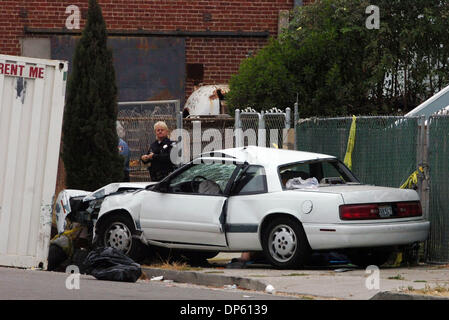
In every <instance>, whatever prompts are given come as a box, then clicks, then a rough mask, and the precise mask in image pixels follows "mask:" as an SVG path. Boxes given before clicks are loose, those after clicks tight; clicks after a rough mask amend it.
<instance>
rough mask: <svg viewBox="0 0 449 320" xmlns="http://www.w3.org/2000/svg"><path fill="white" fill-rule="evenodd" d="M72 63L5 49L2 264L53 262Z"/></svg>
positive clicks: (1, 81)
mask: <svg viewBox="0 0 449 320" xmlns="http://www.w3.org/2000/svg"><path fill="white" fill-rule="evenodd" d="M66 72H67V63H66V62H63V61H52V60H44V59H34V58H27V57H16V56H6V55H0V146H1V152H0V265H6V266H13V267H22V268H29V267H39V266H41V267H43V268H46V265H47V255H48V248H49V242H50V229H51V222H52V201H53V197H54V195H55V185H56V174H57V168H58V156H59V145H60V143H59V142H60V139H61V129H62V118H63V113H64V96H65V85H66V80H65V79H66Z"/></svg>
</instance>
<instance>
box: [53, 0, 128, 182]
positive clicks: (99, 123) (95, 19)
mask: <svg viewBox="0 0 449 320" xmlns="http://www.w3.org/2000/svg"><path fill="white" fill-rule="evenodd" d="M116 120H117V86H116V83H115V70H114V65H113V60H112V51H111V50H110V49H109V48H108V47H107V33H106V24H105V21H104V19H103V15H102V12H101V8H100V6H99V5H98V3H97V0H89V9H88V17H87V22H86V26H85V28H84V30H83V33H82V35H81V38H80V39H79V41H78V43H77V46H76V49H75V53H74V57H73V65H72V71H71V74H70V78H69V81H68V84H67V101H66V106H65V111H64V124H63V147H62V159H63V161H64V166H65V170H66V187H67V188H69V189H81V190H90V191H93V190H96V189H98V188H100V187H102V186H104V185H106V184H108V183H111V182H117V181H120V180H121V179H122V177H123V166H124V164H123V158H122V157H121V156H120V155H119V153H118V147H117V146H118V136H117V131H116Z"/></svg>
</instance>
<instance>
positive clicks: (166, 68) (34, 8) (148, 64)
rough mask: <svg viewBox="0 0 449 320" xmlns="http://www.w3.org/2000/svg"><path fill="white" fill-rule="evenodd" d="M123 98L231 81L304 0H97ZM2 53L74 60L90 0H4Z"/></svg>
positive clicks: (175, 93) (163, 95)
mask: <svg viewBox="0 0 449 320" xmlns="http://www.w3.org/2000/svg"><path fill="white" fill-rule="evenodd" d="M98 1H99V4H100V5H101V7H102V10H103V16H104V18H105V21H106V25H107V29H108V32H109V42H110V46H111V47H112V49H113V53H114V60H115V64H116V71H117V78H118V79H117V82H118V87H119V101H144V100H160V99H181V100H184V99H185V98H186V97H188V95H189V94H190V93H191V92H192V90H193V86H194V83H197V82H198V83H203V84H218V83H227V82H228V81H229V79H230V77H231V75H232V74H234V73H236V72H237V70H238V67H239V65H240V62H241V61H242V60H243V59H244V58H245V57H247V56H249V55H252V54H254V53H255V52H257V50H259V49H260V48H262V47H263V46H264V45H265V44H266V43H267V41H268V39H269V37H275V36H276V35H277V33H278V29H279V27H280V26H281V25H282V24H283V23H285V18H283V17H284V15H285V12H286V11H288V10H291V9H293V7H294V6H297V5H302V4H303V2H309V1H301V0H230V1H217V0H209V1H204V0H98ZM0 3H1V10H0V53H2V54H11V55H25V56H35V57H41V58H51V59H64V60H69V61H70V60H71V56H72V54H73V50H74V46H75V43H76V39H77V37H79V35H80V33H81V31H82V29H83V27H84V24H85V22H86V13H87V7H88V0H71V1H66V0H11V1H9V0H2V1H1V2H0Z"/></svg>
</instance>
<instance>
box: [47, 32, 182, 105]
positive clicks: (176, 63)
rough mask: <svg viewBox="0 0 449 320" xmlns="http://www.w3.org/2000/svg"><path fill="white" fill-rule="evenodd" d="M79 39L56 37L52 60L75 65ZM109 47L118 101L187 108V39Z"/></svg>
mask: <svg viewBox="0 0 449 320" xmlns="http://www.w3.org/2000/svg"><path fill="white" fill-rule="evenodd" d="M77 39H79V37H75V36H54V37H52V40H51V56H52V59H64V60H68V61H69V65H71V62H72V57H73V53H74V50H75V45H76V41H77ZM108 46H109V47H110V48H111V49H112V51H113V57H114V67H115V72H116V79H117V80H116V81H117V87H118V101H121V102H125V101H153V100H171V99H179V100H180V101H181V104H184V100H185V98H184V96H185V90H184V89H185V72H186V71H185V39H184V38H181V37H109V38H108ZM69 72H70V69H69Z"/></svg>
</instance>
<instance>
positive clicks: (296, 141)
mask: <svg viewBox="0 0 449 320" xmlns="http://www.w3.org/2000/svg"><path fill="white" fill-rule="evenodd" d="M293 110H294V111H293V112H294V115H293V117H294V120H293V121H294V122H293V128H294V129H295V139H294V141H295V145H294V146H293V150H298V135H297V131H298V130H296V126H297V125H298V120H299V111H298V101H296V102H295V106H294V109H293Z"/></svg>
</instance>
